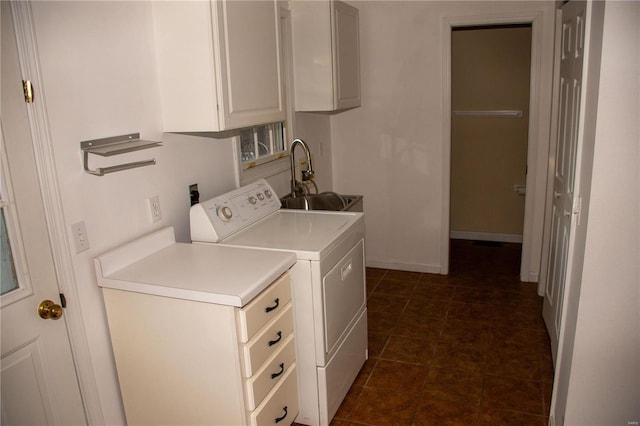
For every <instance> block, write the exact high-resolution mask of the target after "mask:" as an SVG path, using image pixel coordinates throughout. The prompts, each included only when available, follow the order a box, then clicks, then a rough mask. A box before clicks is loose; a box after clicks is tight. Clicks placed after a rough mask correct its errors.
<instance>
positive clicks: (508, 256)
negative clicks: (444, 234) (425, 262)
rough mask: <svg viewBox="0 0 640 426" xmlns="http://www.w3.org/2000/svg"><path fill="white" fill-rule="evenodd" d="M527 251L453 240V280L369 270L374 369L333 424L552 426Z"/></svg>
mask: <svg viewBox="0 0 640 426" xmlns="http://www.w3.org/2000/svg"><path fill="white" fill-rule="evenodd" d="M520 250H521V246H520V245H519V244H487V243H478V242H472V241H462V240H452V242H451V265H450V274H449V275H448V276H444V275H434V274H421V273H413V272H402V271H394V270H384V269H367V290H368V295H369V297H368V309H369V318H368V319H369V360H367V362H366V363H365V365H364V367H363V369H362V371H361V372H360V375H359V376H358V378H357V379H356V382H355V383H354V385H353V386H352V387H351V390H350V391H349V394H348V395H347V397H346V398H345V400H344V402H343V403H342V405H341V407H340V409H339V410H338V412H337V413H336V415H335V417H334V419H333V421H332V425H335V426H342V425H438V426H442V425H510V426H511V425H519V426H522V425H539V426H543V425H546V424H547V422H548V418H547V414H548V412H549V402H550V398H551V389H552V383H553V367H552V361H551V354H550V352H551V349H550V346H549V339H548V336H547V333H546V330H545V327H544V324H543V321H542V318H541V312H542V299H541V298H540V297H538V296H537V294H536V285H535V283H522V282H520V280H519V278H518V271H519V268H520Z"/></svg>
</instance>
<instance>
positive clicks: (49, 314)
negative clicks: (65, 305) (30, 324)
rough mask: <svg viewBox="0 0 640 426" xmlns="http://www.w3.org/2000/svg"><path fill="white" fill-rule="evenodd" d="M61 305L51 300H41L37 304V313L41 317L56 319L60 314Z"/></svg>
mask: <svg viewBox="0 0 640 426" xmlns="http://www.w3.org/2000/svg"><path fill="white" fill-rule="evenodd" d="M62 313H63V310H62V306H60V305H58V304H56V303H54V302H52V301H51V300H43V301H42V302H41V303H40V305H38V315H40V318H42V319H54V320H57V319H58V318H60V317H61V316H62Z"/></svg>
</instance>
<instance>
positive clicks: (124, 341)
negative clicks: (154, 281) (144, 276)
mask: <svg viewBox="0 0 640 426" xmlns="http://www.w3.org/2000/svg"><path fill="white" fill-rule="evenodd" d="M290 286H291V284H290V278H289V275H288V273H287V274H285V275H283V276H282V277H281V278H280V279H279V280H277V281H276V282H275V283H274V284H272V285H271V286H270V287H268V288H267V289H266V290H264V291H263V292H262V293H261V294H260V295H259V296H257V297H256V298H255V299H254V300H253V301H252V302H251V303H249V304H248V305H247V306H245V307H244V308H237V307H232V306H225V305H218V304H212V303H204V302H196V301H191V300H185V299H175V298H171V297H164V296H157V295H153V294H142V293H137V292H131V291H124V290H116V289H112V288H103V294H104V300H105V306H106V310H107V316H108V319H109V329H110V333H111V339H112V344H113V352H114V356H115V360H116V366H117V370H118V378H119V381H120V388H121V392H122V399H123V402H124V406H125V412H126V416H127V422H128V423H129V424H146V425H161V424H162V425H166V424H182V425H187V424H192V425H195V424H206V425H245V424H250V425H262V424H274V423H279V424H285V425H288V424H291V423H292V422H293V421H294V419H295V417H296V415H297V413H298V388H297V370H296V363H295V361H296V352H295V340H294V336H293V312H292V311H293V309H292V306H291V289H290ZM276 299H277V300H276ZM269 308H272V309H269Z"/></svg>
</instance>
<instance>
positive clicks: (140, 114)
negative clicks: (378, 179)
mask: <svg viewBox="0 0 640 426" xmlns="http://www.w3.org/2000/svg"><path fill="white" fill-rule="evenodd" d="M33 15H34V20H35V27H36V37H37V43H38V51H39V57H40V61H41V62H40V64H41V67H42V70H41V71H42V77H43V81H44V95H45V96H46V106H47V110H48V118H49V124H50V128H51V139H52V141H53V145H54V154H55V158H56V167H57V173H58V179H59V184H60V189H61V196H62V202H63V205H64V217H65V218H66V222H67V223H68V224H69V225H71V224H72V223H75V222H77V221H80V220H84V221H85V223H86V227H87V233H88V238H89V243H90V245H91V248H90V249H89V250H88V251H86V252H83V253H81V254H78V255H75V254H74V255H73V263H74V269H75V275H76V280H77V283H78V287H79V288H78V291H79V296H80V300H79V301H73V300H71V301H69V303H70V304H75V303H78V302H79V303H80V305H81V308H82V312H83V317H84V320H85V327H86V330H87V333H88V338H89V344H90V350H91V357H92V361H93V364H94V368H95V374H96V377H97V381H98V389H99V392H100V398H101V402H102V408H103V411H104V415H105V421H106V423H107V424H123V417H122V416H123V414H122V408H121V403H120V398H119V391H118V385H117V381H116V376H115V370H114V365H113V359H112V354H111V347H110V343H109V339H108V331H107V323H106V317H105V312H104V307H103V302H102V295H101V292H100V291H99V289H98V287H97V285H96V279H95V275H94V274H95V272H94V268H93V264H92V257H93V256H95V255H97V254H100V253H102V252H104V251H106V250H108V249H111V248H113V247H115V246H117V245H119V244H121V243H123V242H125V241H128V240H131V239H134V238H136V237H138V236H140V235H143V234H146V233H148V232H150V231H152V230H154V229H158V228H160V227H163V226H167V225H173V226H174V227H175V228H176V233H177V238H178V240H179V241H183V242H186V241H188V240H189V234H188V209H189V194H188V185H189V184H191V183H198V184H199V189H200V193H201V197H203V198H204V199H206V198H211V197H213V196H215V195H218V194H220V193H223V192H225V191H228V190H230V189H232V188H233V187H234V186H235V177H234V161H233V151H232V143H231V141H230V140H221V141H215V140H211V139H204V138H198V137H189V136H179V135H164V136H163V135H162V133H161V121H160V120H161V118H160V117H161V115H160V109H159V108H160V107H159V105H160V103H159V99H158V91H157V80H156V75H155V71H154V69H155V67H154V61H155V59H154V54H153V49H152V45H151V43H152V40H153V39H152V33H151V31H152V26H151V24H150V9H149V4H148V3H147V2H36V3H34V4H33ZM134 132H140V133H141V135H142V136H143V137H144V138H148V139H156V140H159V139H162V140H163V141H164V146H162V147H160V148H153V149H149V150H144V151H139V152H135V153H130V154H124V155H120V156H116V157H110V158H108V159H100V158H98V159H95V158H91V160H90V161H91V164H90V165H91V167H95V166H98V165H102V164H104V165H106V164H109V165H111V164H117V163H119V162H130V161H137V160H144V159H148V158H151V157H155V158H156V160H157V165H155V166H149V167H144V168H139V169H134V170H128V171H123V172H118V173H113V174H109V175H105V176H103V177H96V176H91V175H89V174H86V173H85V172H84V171H83V170H82V163H81V153H80V141H83V140H89V139H96V138H103V137H108V136H116V135H122V134H127V133H134ZM92 157H93V156H92ZM153 195H159V197H160V204H161V210H162V216H163V219H162V220H161V221H160V222H158V223H155V224H152V223H151V218H150V214H149V208H148V204H147V198H148V197H151V196H153ZM70 246H71V247H73V243H72V242H71V240H70Z"/></svg>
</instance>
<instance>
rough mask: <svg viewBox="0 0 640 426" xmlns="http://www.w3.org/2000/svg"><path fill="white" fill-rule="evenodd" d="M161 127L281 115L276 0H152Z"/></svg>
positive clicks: (223, 124) (216, 126)
mask: <svg viewBox="0 0 640 426" xmlns="http://www.w3.org/2000/svg"><path fill="white" fill-rule="evenodd" d="M152 16H153V26H154V33H155V34H154V36H155V43H156V56H157V69H158V80H159V86H160V98H161V104H162V118H163V125H164V131H166V132H197V131H220V130H228V129H237V128H242V127H249V126H254V125H258V124H264V123H272V122H278V121H284V119H285V116H286V109H285V100H284V99H285V98H284V95H283V94H284V88H283V81H284V80H283V78H282V66H281V53H282V52H281V47H280V29H279V26H280V13H279V7H278V3H277V1H231V0H229V1H227V0H217V1H216V0H212V1H157V2H153V3H152Z"/></svg>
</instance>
